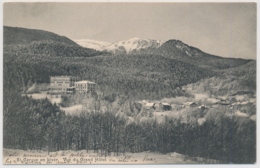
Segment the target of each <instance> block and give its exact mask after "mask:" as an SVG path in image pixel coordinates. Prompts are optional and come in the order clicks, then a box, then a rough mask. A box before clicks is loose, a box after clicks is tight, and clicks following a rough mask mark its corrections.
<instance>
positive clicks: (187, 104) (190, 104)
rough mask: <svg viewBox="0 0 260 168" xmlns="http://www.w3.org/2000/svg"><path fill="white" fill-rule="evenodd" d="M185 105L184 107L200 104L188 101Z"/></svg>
mask: <svg viewBox="0 0 260 168" xmlns="http://www.w3.org/2000/svg"><path fill="white" fill-rule="evenodd" d="M183 105H184V107H197V106H198V105H197V103H195V102H186V103H184V104H183Z"/></svg>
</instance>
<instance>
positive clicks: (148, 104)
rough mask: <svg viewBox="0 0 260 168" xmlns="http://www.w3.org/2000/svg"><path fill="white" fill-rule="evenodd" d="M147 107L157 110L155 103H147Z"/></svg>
mask: <svg viewBox="0 0 260 168" xmlns="http://www.w3.org/2000/svg"><path fill="white" fill-rule="evenodd" d="M145 108H146V109H147V110H155V103H146V104H145Z"/></svg>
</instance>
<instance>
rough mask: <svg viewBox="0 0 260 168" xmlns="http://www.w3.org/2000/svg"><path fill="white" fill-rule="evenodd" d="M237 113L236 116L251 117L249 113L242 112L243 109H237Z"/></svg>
mask: <svg viewBox="0 0 260 168" xmlns="http://www.w3.org/2000/svg"><path fill="white" fill-rule="evenodd" d="M235 115H236V116H240V117H249V116H248V114H246V113H242V112H241V111H236V112H235Z"/></svg>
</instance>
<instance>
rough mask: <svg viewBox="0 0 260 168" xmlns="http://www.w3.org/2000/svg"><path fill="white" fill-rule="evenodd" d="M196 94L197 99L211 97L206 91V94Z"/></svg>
mask: <svg viewBox="0 0 260 168" xmlns="http://www.w3.org/2000/svg"><path fill="white" fill-rule="evenodd" d="M194 96H195V99H196V100H201V99H206V98H208V97H209V95H208V94H206V93H204V94H199V93H196V94H194Z"/></svg>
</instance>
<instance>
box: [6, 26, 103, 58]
mask: <svg viewBox="0 0 260 168" xmlns="http://www.w3.org/2000/svg"><path fill="white" fill-rule="evenodd" d="M4 53H7V54H13V55H17V56H19V55H22V54H27V55H39V56H69V57H88V56H95V55H101V54H103V53H104V52H100V51H96V50H94V49H88V48H84V47H81V46H79V45H78V44H76V43H75V42H74V41H72V40H70V39H69V38H67V37H64V36H59V35H57V34H54V33H51V32H47V31H43V30H34V29H25V28H16V27H7V26H4Z"/></svg>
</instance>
